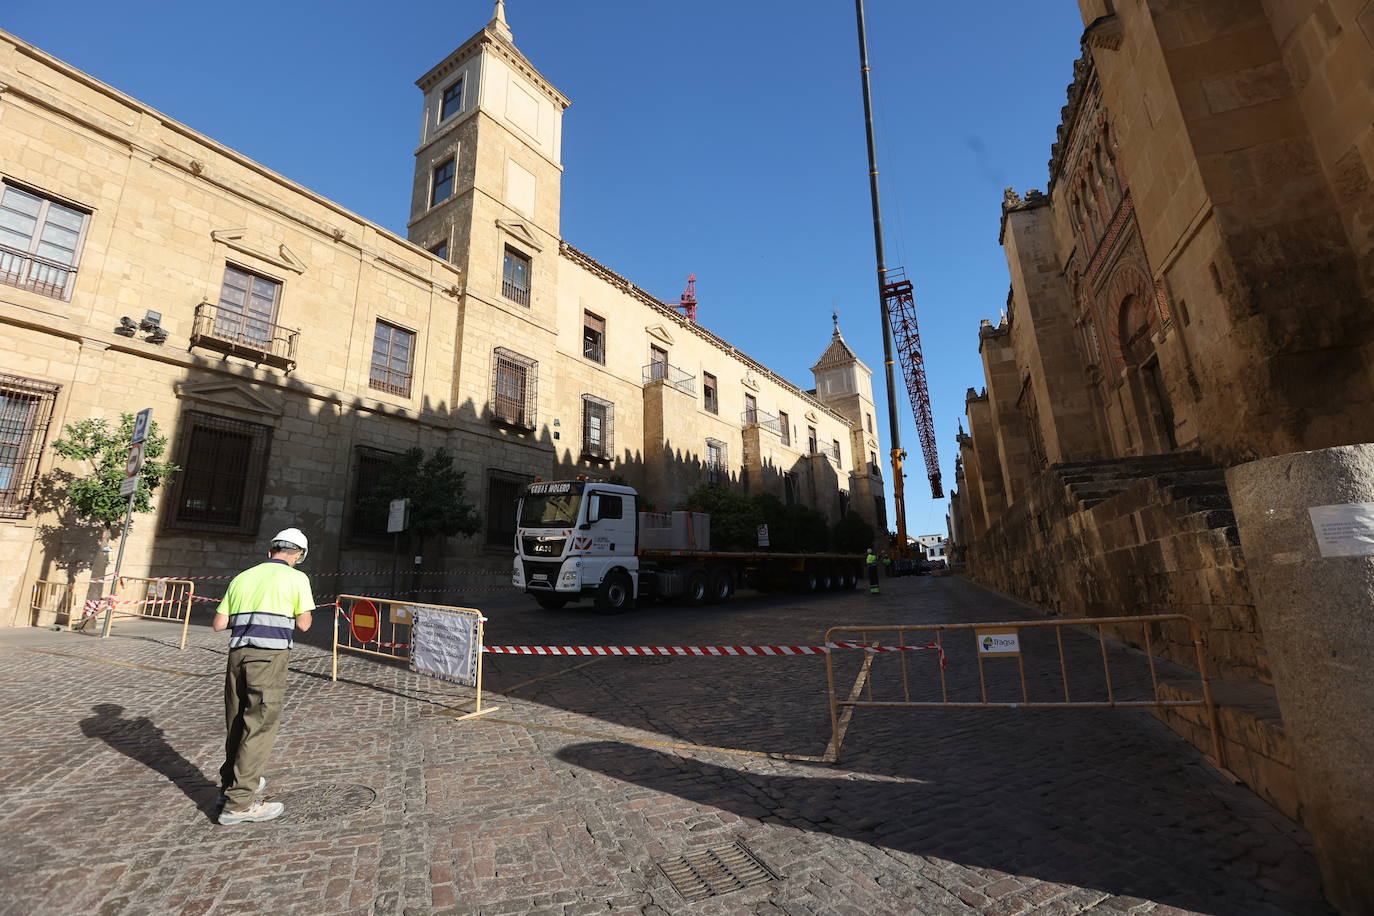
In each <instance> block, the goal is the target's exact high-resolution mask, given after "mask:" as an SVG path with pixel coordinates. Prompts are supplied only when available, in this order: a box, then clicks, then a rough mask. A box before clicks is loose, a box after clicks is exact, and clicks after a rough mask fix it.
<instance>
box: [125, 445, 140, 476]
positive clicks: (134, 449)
mask: <svg viewBox="0 0 1374 916" xmlns="http://www.w3.org/2000/svg"><path fill="white" fill-rule="evenodd" d="M141 470H143V443H142V442H140V443H138V444H137V445H133V446H130V447H129V460H128V461H126V462H125V463H124V476H125V477H133V476H135V475H136V474H138V472H139V471H141Z"/></svg>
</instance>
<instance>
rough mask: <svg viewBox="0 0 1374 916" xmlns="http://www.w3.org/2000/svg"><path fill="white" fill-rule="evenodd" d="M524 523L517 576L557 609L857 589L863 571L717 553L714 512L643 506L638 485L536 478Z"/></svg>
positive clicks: (827, 557)
mask: <svg viewBox="0 0 1374 916" xmlns="http://www.w3.org/2000/svg"><path fill="white" fill-rule="evenodd" d="M516 519H517V521H516V532H515V568H514V571H513V573H512V577H511V582H512V584H513V585H514V586H515V587H516V588H519V589H522V590H524V591H525V592H528V593H529V594H531V595H533V596H534V599H535V600H536V601H538V602H539V604H540V606H541V607H544V608H549V609H554V608H561V607H563V606H564V605H566V604H568V603H569V602H571V601H578V600H580V599H583V598H591V599H593V600H594V601H595V603H596V607H597V608H598V609H599V610H601V611H603V612H606V613H617V612H619V611H625V610H629V609H630V608H632V607H634V606H635V603H636V602H637V601H646V602H647V601H650V600H663V601H672V600H674V599H680V600H681V601H682V602H683V603H684V604H703V603H717V602H721V601H726V600H728V599H729V598H730V596H731V595H733V594H734V592H735V588H736V587H737V586H747V587H750V588H757V589H761V590H771V589H780V588H793V589H798V590H801V591H821V590H826V589H852V588H853V587H854V585H855V583H856V582H858V581H859V579H860V578H861V577H862V574H863V558H862V557H860V556H857V555H854V554H839V553H825V554H817V553H773V552H767V551H759V552H733V551H730V552H722V551H713V550H711V518H710V516H709V515H707V514H705V513H703V512H681V511H679V512H663V513H660V512H640V511H639V494H638V493H637V492H635V490H634V488H633V487H625V486H619V485H616V484H609V483H600V482H596V481H587V480H554V481H538V482H536V483H532V484H530V485H529V486H527V487H526V488H525V492H524V495H523V496H522V497H521V499H520V502H519V505H518V507H517V511H516Z"/></svg>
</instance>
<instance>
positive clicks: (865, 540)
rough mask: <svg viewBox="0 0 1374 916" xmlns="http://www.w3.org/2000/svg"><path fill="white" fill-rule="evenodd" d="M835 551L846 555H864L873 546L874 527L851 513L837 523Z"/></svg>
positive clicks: (834, 532)
mask: <svg viewBox="0 0 1374 916" xmlns="http://www.w3.org/2000/svg"><path fill="white" fill-rule="evenodd" d="M833 534H834V539H835V549H836V550H840V551H843V552H845V553H864V552H865V551H867V550H868V548H869V547H872V546H873V526H872V525H870V524H869V523H868V522H866V521H864V520H863V519H861V518H859V516H858V515H856V514H855V513H853V512H851V513H849V514H848V515H846V516H845V517H844V518H842V519H840V520H839V521H838V522H836V523H835V528H834V530H833Z"/></svg>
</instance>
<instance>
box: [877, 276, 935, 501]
mask: <svg viewBox="0 0 1374 916" xmlns="http://www.w3.org/2000/svg"><path fill="white" fill-rule="evenodd" d="M886 279H887V282H886V283H884V284H883V302H884V304H885V305H886V307H887V312H888V321H889V322H890V323H891V324H892V336H893V338H894V342H895V343H896V346H897V358H898V359H899V360H900V361H901V364H902V376H903V377H904V378H905V379H906V393H907V396H908V397H909V398H911V411H912V413H914V414H915V415H916V434H917V435H918V436H919V437H920V440H921V453H922V455H923V456H924V457H925V462H926V476H927V477H928V478H930V495H931V498H932V499H940V498H941V497H943V496H944V495H945V490H944V486H943V485H942V484H941V482H940V457H939V455H938V454H937V453H936V450H935V421H934V420H933V419H932V418H931V414H930V392H929V390H927V388H926V361H925V357H924V356H923V355H922V354H921V331H920V328H918V327H917V326H916V301H915V298H914V297H913V296H912V287H911V281H910V280H908V279H907V278H906V273H905V271H903V270H902V269H901V268H900V267H898V268H893V269H891V270H889V271H888V272H887V277H886Z"/></svg>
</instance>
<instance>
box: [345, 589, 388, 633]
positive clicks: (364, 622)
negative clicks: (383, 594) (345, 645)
mask: <svg viewBox="0 0 1374 916" xmlns="http://www.w3.org/2000/svg"><path fill="white" fill-rule="evenodd" d="M380 626H381V621H380V620H378V618H377V606H376V605H375V604H373V603H372V602H371V601H368V600H367V599H365V598H364V599H363V600H362V601H358V602H355V603H354V605H353V610H352V611H351V612H350V613H349V615H348V628H349V629H350V630H352V631H353V638H354V639H356V640H357V641H358V642H361V643H369V642H372V640H374V639H376V638H377V630H378V629H379V628H380Z"/></svg>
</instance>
